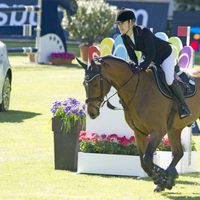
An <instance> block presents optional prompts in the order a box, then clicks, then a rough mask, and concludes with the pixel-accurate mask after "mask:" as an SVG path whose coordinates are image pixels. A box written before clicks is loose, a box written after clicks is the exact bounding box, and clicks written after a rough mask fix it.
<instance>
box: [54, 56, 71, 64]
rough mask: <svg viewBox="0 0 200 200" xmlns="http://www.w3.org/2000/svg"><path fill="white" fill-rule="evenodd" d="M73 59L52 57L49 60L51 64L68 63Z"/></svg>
mask: <svg viewBox="0 0 200 200" xmlns="http://www.w3.org/2000/svg"><path fill="white" fill-rule="evenodd" d="M72 60H73V59H64V58H53V59H51V62H52V64H53V65H69V64H72Z"/></svg>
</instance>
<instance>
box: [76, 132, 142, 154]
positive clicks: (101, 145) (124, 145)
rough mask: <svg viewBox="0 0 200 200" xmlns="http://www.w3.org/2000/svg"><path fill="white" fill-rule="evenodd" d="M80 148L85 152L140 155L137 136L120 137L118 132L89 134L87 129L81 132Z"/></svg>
mask: <svg viewBox="0 0 200 200" xmlns="http://www.w3.org/2000/svg"><path fill="white" fill-rule="evenodd" d="M79 140H80V150H81V151H82V152H85V153H103V154H122V155H139V152H138V149H137V146H136V142H135V137H134V136H131V137H130V138H126V137H125V136H123V137H120V136H118V135H117V134H110V135H105V134H102V135H98V134H96V133H92V134H91V135H87V134H86V131H81V133H80V138H79Z"/></svg>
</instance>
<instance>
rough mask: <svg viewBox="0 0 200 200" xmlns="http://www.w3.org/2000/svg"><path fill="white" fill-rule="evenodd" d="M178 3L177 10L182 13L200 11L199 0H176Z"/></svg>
mask: <svg viewBox="0 0 200 200" xmlns="http://www.w3.org/2000/svg"><path fill="white" fill-rule="evenodd" d="M175 2H176V3H177V10H181V11H196V10H200V1H199V0H175Z"/></svg>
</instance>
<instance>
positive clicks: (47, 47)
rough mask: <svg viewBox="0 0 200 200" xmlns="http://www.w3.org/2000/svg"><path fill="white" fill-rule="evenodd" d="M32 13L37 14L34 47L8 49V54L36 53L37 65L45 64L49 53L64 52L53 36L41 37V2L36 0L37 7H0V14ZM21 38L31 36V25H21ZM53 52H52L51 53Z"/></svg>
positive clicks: (51, 34)
mask: <svg viewBox="0 0 200 200" xmlns="http://www.w3.org/2000/svg"><path fill="white" fill-rule="evenodd" d="M13 11H14V12H17V13H23V12H34V13H36V14H37V18H36V20H37V25H36V29H35V31H36V38H35V47H19V48H8V49H7V51H8V53H23V54H30V53H37V60H36V62H37V63H45V62H47V61H49V57H50V54H51V53H53V52H54V53H60V52H64V51H65V48H64V44H63V42H62V40H61V38H60V37H59V36H58V35H56V34H54V33H48V34H46V35H43V36H41V16H42V0H38V5H23V6H22V5H19V6H18V7H13V6H8V7H0V13H1V12H2V13H10V12H13ZM22 36H23V37H26V36H32V25H31V24H25V25H23V34H22ZM52 50H53V52H52Z"/></svg>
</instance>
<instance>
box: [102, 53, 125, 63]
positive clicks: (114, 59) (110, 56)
mask: <svg viewBox="0 0 200 200" xmlns="http://www.w3.org/2000/svg"><path fill="white" fill-rule="evenodd" d="M101 58H102V60H103V61H104V62H106V61H109V60H113V61H118V62H122V63H123V64H126V65H128V63H127V62H126V61H125V60H123V59H121V58H119V57H116V56H113V55H107V56H103V57H101Z"/></svg>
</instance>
